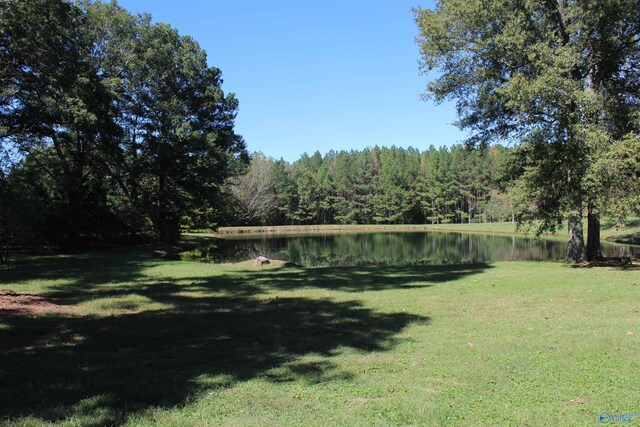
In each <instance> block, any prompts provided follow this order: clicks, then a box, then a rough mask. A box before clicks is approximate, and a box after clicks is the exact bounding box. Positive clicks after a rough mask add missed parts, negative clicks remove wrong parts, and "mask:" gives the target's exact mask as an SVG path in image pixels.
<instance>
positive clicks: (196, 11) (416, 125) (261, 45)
mask: <svg viewBox="0 0 640 427" xmlns="http://www.w3.org/2000/svg"><path fill="white" fill-rule="evenodd" d="M119 4H120V5H122V6H123V7H125V8H126V9H127V10H129V11H130V12H133V13H138V12H148V13H150V14H151V15H152V16H153V20H154V22H166V23H169V24H171V25H172V26H173V27H175V28H177V29H178V31H179V32H180V33H181V34H188V35H190V36H192V37H193V38H194V39H195V40H197V41H198V42H199V43H200V46H201V47H202V48H203V49H204V50H206V51H207V54H208V61H209V65H212V66H215V67H218V68H220V69H221V70H222V73H223V78H224V85H223V89H224V90H225V92H234V93H235V94H236V96H237V97H238V99H239V101H240V110H239V113H238V117H237V119H236V131H237V132H238V133H240V134H241V135H243V136H244V138H245V140H246V142H247V147H248V149H249V151H252V152H253V151H262V152H263V153H265V154H266V155H268V156H271V157H274V158H281V157H282V158H284V159H285V160H288V161H294V160H296V159H298V158H299V157H300V155H301V154H302V153H304V152H307V153H310V154H311V153H313V152H314V151H316V150H318V151H320V152H321V153H323V154H324V153H326V152H327V151H329V150H330V149H334V150H342V149H352V148H353V149H362V148H365V147H368V146H374V145H386V146H391V145H396V146H399V147H409V146H413V147H416V148H418V149H425V148H427V147H428V146H429V145H431V144H433V145H434V146H441V145H446V146H449V145H451V144H453V143H456V142H460V141H461V140H462V139H464V136H465V135H464V134H463V133H461V132H460V131H458V129H457V128H456V127H455V126H453V125H452V123H453V122H454V121H455V119H456V117H455V108H454V106H453V105H452V104H442V105H435V104H434V103H433V102H424V101H422V100H421V99H420V94H421V93H422V92H423V90H424V87H425V85H426V82H427V77H426V76H424V75H423V76H420V75H419V69H418V60H419V51H418V46H417V45H416V43H415V42H414V38H415V36H416V35H417V27H416V25H415V22H414V20H413V14H412V12H411V8H412V7H415V6H421V7H432V1H431V0H414V1H411V0H378V1H371V0H319V1H314V2H306V1H293V0H289V1H284V0H282V1H279V0H271V1H266V0H251V1H249V0H210V1H207V0H120V1H119Z"/></svg>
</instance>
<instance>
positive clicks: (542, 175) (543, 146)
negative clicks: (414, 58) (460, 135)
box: [415, 0, 640, 261]
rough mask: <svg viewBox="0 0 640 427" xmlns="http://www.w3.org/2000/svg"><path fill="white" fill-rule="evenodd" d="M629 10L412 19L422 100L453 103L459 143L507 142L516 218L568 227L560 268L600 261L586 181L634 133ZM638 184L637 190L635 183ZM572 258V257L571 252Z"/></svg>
mask: <svg viewBox="0 0 640 427" xmlns="http://www.w3.org/2000/svg"><path fill="white" fill-rule="evenodd" d="M639 6H640V4H639V3H638V1H637V0H607V1H600V0H552V1H535V0H520V1H507V0H491V1H484V0H472V1H466V0H465V1H462V0H441V1H438V2H437V3H436V7H435V9H434V10H429V9H416V10H415V17H416V22H417V24H418V27H419V31H420V34H419V37H418V43H419V46H420V51H421V57H422V62H421V67H422V70H423V71H424V72H425V73H429V72H431V71H437V73H436V74H435V76H433V78H432V79H431V80H430V82H429V84H428V86H427V90H426V94H425V95H426V97H427V98H431V99H434V100H435V101H443V100H447V99H452V100H455V101H456V105H457V111H458V116H459V120H458V123H457V124H458V126H459V127H461V128H463V129H467V130H469V131H470V132H471V134H472V136H471V137H470V138H469V141H468V142H469V143H470V144H480V145H486V144H488V143H490V142H494V141H501V142H515V143H517V144H519V147H518V149H517V150H516V153H517V158H518V162H516V163H515V164H514V167H513V168H512V173H513V174H512V176H513V179H514V180H516V181H518V182H519V184H517V186H518V188H520V191H521V192H522V193H523V194H524V195H525V197H526V198H527V199H528V200H529V201H530V202H532V203H533V207H532V206H531V205H526V206H527V208H526V210H523V211H522V212H520V214H521V215H520V218H522V219H523V220H527V219H529V220H534V219H536V220H541V222H540V231H543V230H555V228H556V227H557V226H558V225H559V224H560V223H561V222H562V221H563V220H564V219H566V218H567V217H569V224H570V233H571V239H570V243H571V244H570V248H569V254H570V258H572V259H573V260H576V261H578V260H581V259H582V258H583V257H584V253H583V251H582V249H580V245H582V234H581V218H582V214H583V212H586V213H587V216H588V219H589V245H588V248H587V256H588V257H589V258H595V257H598V256H599V245H600V243H599V215H600V212H602V211H604V210H606V209H608V208H609V205H608V204H606V203H605V199H603V198H602V197H601V196H602V194H603V192H604V191H606V187H605V186H603V185H602V184H601V183H598V182H596V181H594V180H593V179H589V177H594V176H596V175H597V174H596V175H594V174H593V166H594V165H595V164H596V161H597V159H598V158H600V157H601V156H603V155H605V153H607V152H608V151H609V150H610V149H611V148H612V147H614V146H615V143H616V141H624V140H629V138H633V137H634V136H637V134H638V131H639V123H638V119H639V118H640V116H639V113H638V112H639V111H640V109H639V106H640V99H639V97H638V96H639V94H640V91H639V90H638V89H640V86H639V85H640V43H639V40H640V7H639ZM636 182H637V181H636ZM576 248H577V250H576Z"/></svg>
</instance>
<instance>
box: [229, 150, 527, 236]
mask: <svg viewBox="0 0 640 427" xmlns="http://www.w3.org/2000/svg"><path fill="white" fill-rule="evenodd" d="M512 151H513V150H510V149H507V148H504V147H502V146H494V147H491V148H487V149H471V148H468V147H464V146H462V145H454V146H452V147H451V148H446V147H440V148H435V147H434V146H431V147H429V149H427V150H424V151H420V150H418V149H415V148H407V149H405V148H398V147H377V146H376V147H373V148H366V149H364V150H359V151H358V150H351V151H338V152H336V151H330V152H329V153H327V154H326V155H324V156H323V155H321V154H320V153H319V152H315V153H314V154H313V155H307V154H304V155H302V156H301V158H300V159H298V160H296V161H295V162H293V163H288V162H286V161H284V160H274V159H271V158H269V157H266V156H265V155H264V154H262V153H256V154H255V155H254V156H253V158H252V159H251V162H250V163H249V165H248V166H247V168H246V171H245V173H244V174H241V175H238V176H234V177H232V178H230V179H229V180H228V186H227V200H228V203H227V204H226V211H225V216H224V219H225V221H226V224H227V225H257V224H264V225H283V224H442V223H462V222H492V221H503V220H513V219H514V217H515V214H516V210H515V206H514V204H513V201H514V200H516V199H515V198H514V196H513V195H512V194H511V193H510V192H509V191H508V188H504V186H503V185H501V184H502V183H503V182H506V176H507V174H508V170H509V159H510V156H511V154H512Z"/></svg>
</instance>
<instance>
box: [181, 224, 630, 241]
mask: <svg viewBox="0 0 640 427" xmlns="http://www.w3.org/2000/svg"><path fill="white" fill-rule="evenodd" d="M639 223H640V221H638V220H635V219H634V220H631V221H630V226H628V227H625V228H616V227H610V228H607V229H603V230H602V237H603V240H605V241H606V242H609V243H618V244H625V245H633V246H638V245H640V224H639ZM357 231H380V232H382V231H389V232H392V231H441V232H459V233H486V234H505V235H518V236H532V235H534V234H533V233H531V232H527V231H523V230H517V229H516V225H515V224H512V223H510V222H496V223H472V224H420V225H419V224H395V225H383V224H368V225H364V224H360V225H341V224H333V225H326V224H325V225H279V226H251V227H220V228H219V229H218V230H217V231H216V232H215V233H213V234H214V235H216V236H228V235H234V234H250V233H273V234H278V233H313V232H357ZM189 234H191V233H189ZM565 236H566V235H565V230H563V231H560V232H558V233H555V234H554V233H544V234H542V235H541V236H540V237H541V238H545V239H554V240H564V239H565V238H566V237H565Z"/></svg>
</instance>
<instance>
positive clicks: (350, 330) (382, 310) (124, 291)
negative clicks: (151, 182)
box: [0, 248, 640, 426]
mask: <svg viewBox="0 0 640 427" xmlns="http://www.w3.org/2000/svg"><path fill="white" fill-rule="evenodd" d="M150 252H151V250H150V249H148V248H137V249H130V250H121V251H108V252H99V253H93V254H83V255H72V256H49V257H34V258H25V259H19V260H16V261H14V262H13V264H12V265H11V267H10V268H9V269H5V270H1V271H0V289H12V290H14V291H16V292H21V293H36V294H44V295H47V296H49V297H54V298H56V300H57V301H58V302H60V303H62V304H66V305H69V306H70V308H72V309H73V311H72V312H71V313H64V314H62V313H48V314H39V315H15V314H12V315H7V314H4V315H3V314H0V424H6V425H21V426H22V425H26V426H30V425H45V424H50V423H59V424H63V425H109V424H125V425H140V426H147V425H152V424H153V425H180V426H182V425H187V426H202V425H212V426H214V425H220V424H224V425H296V426H298V425H465V426H466V425H479V426H485V425H518V426H519V425H596V424H599V418H598V417H599V414H600V413H601V412H603V411H607V412H610V413H615V414H618V413H625V412H626V413H638V412H640V389H639V388H638V386H637V384H638V382H639V381H640V359H639V358H638V354H640V327H639V325H640V305H638V301H640V270H638V269H631V268H630V269H616V268H586V267H577V268H572V267H569V266H565V265H562V264H555V263H530V262H529V263H528V262H514V263H496V264H491V265H487V264H465V265H449V266H408V267H401V266H397V267H389V266H385V267H367V268H353V267H334V268H308V269H304V268H299V267H291V266H287V265H284V264H282V263H275V264H272V265H270V266H264V267H257V266H255V265H254V264H253V263H251V262H247V263H242V264H236V265H212V264H202V263H192V262H174V261H159V260H154V259H152V258H151V257H149V256H148V255H147V254H148V253H150Z"/></svg>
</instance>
